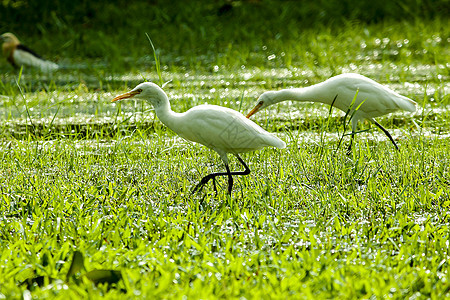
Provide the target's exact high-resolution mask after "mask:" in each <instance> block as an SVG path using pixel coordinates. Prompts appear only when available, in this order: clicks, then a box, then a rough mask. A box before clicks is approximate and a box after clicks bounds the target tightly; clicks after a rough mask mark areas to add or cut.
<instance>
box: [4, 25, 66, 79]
mask: <svg viewBox="0 0 450 300" xmlns="http://www.w3.org/2000/svg"><path fill="white" fill-rule="evenodd" d="M0 38H1V40H2V41H3V44H2V50H3V55H4V56H6V59H7V60H8V62H9V63H10V64H11V65H13V67H15V68H20V67H21V66H30V67H34V68H37V69H39V70H41V71H43V72H51V71H55V70H58V69H59V66H58V65H57V64H55V63H53V62H51V61H48V60H45V59H43V58H42V57H40V56H39V55H37V54H36V53H35V52H34V51H32V50H30V49H29V48H28V47H26V46H24V45H22V44H21V43H20V41H19V40H18V39H17V37H16V36H15V35H14V34H12V33H10V32H8V33H4V34H2V35H1V36H0Z"/></svg>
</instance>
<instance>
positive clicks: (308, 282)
mask: <svg viewBox="0 0 450 300" xmlns="http://www.w3.org/2000/svg"><path fill="white" fill-rule="evenodd" d="M447 25H448V21H443V20H440V19H439V18H436V19H435V20H433V21H426V20H425V21H423V20H420V19H417V20H414V21H411V22H405V21H399V22H394V21H385V22H380V23H377V24H371V25H364V24H362V23H358V22H348V23H346V24H345V25H343V27H339V28H332V27H327V26H318V27H317V28H312V27H309V28H306V29H304V30H302V29H298V28H297V29H295V28H293V27H292V28H291V29H292V36H291V37H283V38H282V39H281V41H278V40H276V39H274V40H269V39H268V40H262V39H260V38H258V36H257V35H255V34H254V35H252V36H249V38H248V39H246V40H243V41H242V42H241V43H229V44H228V46H227V45H225V46H224V47H223V48H220V50H219V51H212V50H209V51H207V50H208V49H206V50H205V49H204V48H202V47H206V46H204V45H203V46H201V45H202V44H201V43H200V44H199V45H200V46H198V48H195V49H194V50H193V52H190V51H191V50H189V47H184V46H187V45H190V43H192V45H196V43H195V40H193V39H182V40H181V41H182V42H181V43H180V45H178V46H177V47H179V48H174V49H173V50H170V47H169V46H170V45H171V44H172V45H173V44H174V42H173V41H166V42H158V38H157V37H155V35H154V34H152V33H151V32H150V34H149V35H150V37H151V38H152V40H153V42H154V44H155V47H156V48H157V51H159V52H158V55H159V59H160V61H161V74H158V73H157V72H155V63H154V57H153V54H152V50H151V46H150V45H149V43H148V40H147V38H146V36H145V32H136V34H137V35H138V34H141V36H139V35H138V36H137V38H136V40H135V41H136V43H140V44H141V46H138V47H137V48H135V49H134V50H132V51H131V54H130V58H129V61H131V62H137V61H139V62H142V63H141V64H134V63H133V64H130V63H129V61H126V60H125V59H123V61H122V60H121V59H119V60H118V61H115V62H111V64H112V65H108V64H106V65H101V66H100V67H98V68H94V67H92V68H91V67H89V68H86V69H79V70H65V71H62V72H60V73H56V74H53V75H42V74H39V73H35V72H32V71H30V70H24V72H23V73H22V74H21V75H19V74H17V73H14V72H13V71H12V70H11V69H7V66H5V65H1V68H2V70H5V72H4V73H2V74H1V75H0V78H1V86H0V93H1V96H0V97H1V98H0V103H1V107H0V115H1V116H2V122H1V123H0V190H1V196H2V199H1V201H0V212H1V215H0V218H1V226H0V248H1V252H0V256H1V261H2V263H1V264H0V278H2V280H1V282H0V297H3V298H6V299H19V298H27V297H29V296H32V297H34V298H51V299H53V298H56V299H62V298H81V297H84V298H93V299H96V298H100V297H102V296H106V297H108V298H119V297H120V298H124V297H125V298H143V299H144V298H155V297H156V298H183V297H185V296H187V297H188V298H206V299H210V298H264V299H265V298H288V297H292V298H305V299H311V298H318V299H330V298H340V299H354V298H394V299H404V298H411V297H413V298H414V297H416V298H419V299H424V298H431V299H442V298H445V297H450V283H449V282H448V274H449V263H448V259H449V250H448V249H449V245H448V243H449V242H448V241H449V228H448V226H449V206H450V197H449V193H448V188H449V185H450V174H449V168H448V166H449V165H450V161H449V160H450V158H449V156H448V153H449V152H450V146H449V145H450V142H449V133H450V124H449V121H448V120H450V116H449V111H450V109H449V104H450V103H449V102H450V101H449V97H448V82H449V74H448V59H447V58H448V56H449V52H448V51H449V50H448V46H447V45H448V40H446V39H447V37H448V28H449V27H448V26H447ZM171 26H173V25H171ZM170 28H172V29H173V27H170ZM329 28H332V29H329ZM59 34H61V35H62V32H61V33H59ZM228 34H230V33H228ZM124 35H125V33H123V32H120V33H118V36H124ZM193 37H194V35H193ZM204 39H206V37H205V38H204ZM32 40H33V39H32ZM55 40H56V41H59V40H62V38H60V37H58V35H57V36H56V39H55ZM406 40H407V41H408V42H406ZM98 42H99V43H100V42H104V43H108V42H110V41H109V40H108V37H105V39H104V40H103V41H100V40H99V41H98ZM160 45H161V46H160ZM203 50H205V51H203ZM100 51H103V50H100ZM117 51H118V52H115V53H116V54H114V55H117V57H123V56H122V54H123V53H121V52H120V51H124V50H120V49H119V48H118V50H117ZM133 51H136V52H133ZM197 51H198V52H197ZM68 53H69V54H70V52H68ZM142 53H144V54H142ZM199 53H203V54H204V56H201V57H199V56H198V54H199ZM282 53H284V54H282ZM72 54H73V53H72ZM272 55H275V57H274V58H270V59H269V57H273V56H272ZM81 57H83V56H81ZM80 60H82V59H81V58H80V57H77V56H75V55H74V56H73V57H69V61H70V62H72V61H75V62H78V61H80ZM96 62H97V58H90V59H89V58H86V61H85V63H86V64H88V65H94V64H95V63H96ZM216 66H217V67H216ZM345 71H353V72H358V73H361V74H364V75H367V76H369V77H371V78H373V79H376V80H377V81H379V82H381V83H383V84H386V85H388V86H389V87H391V88H393V89H395V90H396V91H398V92H400V93H401V94H404V95H407V96H409V97H411V98H412V99H414V100H415V101H417V102H418V108H419V110H418V111H417V112H416V113H414V114H408V113H404V112H399V113H396V114H392V115H389V116H387V117H384V118H380V120H379V121H380V123H381V124H383V126H385V127H386V128H388V130H389V131H390V132H391V133H392V135H393V136H394V138H395V139H397V141H398V144H399V146H400V149H401V151H399V152H396V151H395V149H394V147H393V146H392V144H391V143H390V141H389V140H387V139H386V138H385V137H384V135H383V134H382V133H380V132H379V131H378V130H377V129H376V128H373V129H371V130H370V131H368V132H364V133H361V134H358V135H357V136H356V140H355V144H354V150H353V153H352V154H351V155H350V156H347V155H346V147H345V146H346V145H347V143H348V142H349V139H350V137H349V136H343V144H341V145H340V146H339V147H338V144H339V139H340V138H341V137H342V135H343V134H344V133H348V132H349V131H350V130H349V128H348V127H344V126H343V119H344V115H343V114H342V113H340V112H338V111H336V110H333V111H332V112H331V114H330V113H329V108H328V107H325V106H321V105H319V104H309V103H294V104H289V103H283V104H278V105H277V106H275V107H272V108H270V109H267V110H265V111H264V112H261V113H259V114H258V115H256V116H255V118H254V120H256V122H258V123H259V124H261V125H262V126H263V127H264V128H266V129H267V130H269V131H272V132H275V133H276V134H278V135H279V136H280V137H281V138H282V139H283V140H285V141H286V143H287V148H286V149H283V150H278V149H269V148H268V149H264V150H261V151H257V152H253V153H249V154H245V155H243V156H242V157H243V159H244V160H245V161H246V162H248V165H249V167H250V169H251V170H252V173H251V174H250V175H249V176H245V177H236V178H235V186H234V189H233V194H232V197H228V196H227V194H226V181H225V180H224V179H221V180H219V186H218V190H219V192H218V194H217V195H215V194H214V193H213V189H212V187H211V186H210V185H208V186H206V187H205V188H204V190H203V192H202V193H199V194H196V195H191V194H190V191H191V189H192V188H193V187H194V186H195V184H197V183H198V181H199V180H200V179H201V177H202V176H204V175H206V174H208V173H210V172H214V171H218V170H220V171H223V170H224V167H223V165H222V162H221V161H220V159H219V157H218V155H217V154H216V153H214V152H212V151H211V150H208V149H206V148H205V147H203V146H201V145H197V144H192V143H188V142H186V141H183V140H182V139H180V138H178V137H177V136H176V135H175V134H174V133H173V132H171V131H170V130H168V129H167V128H165V127H164V126H163V125H162V124H161V123H160V122H159V121H158V120H157V118H156V117H155V115H154V113H153V111H152V110H151V107H150V106H149V105H148V104H146V103H140V102H136V103H135V102H134V101H124V102H121V103H119V104H112V103H110V100H111V99H112V98H113V97H114V96H115V95H117V94H119V93H122V92H123V91H125V90H127V89H129V88H131V87H134V85H135V84H137V83H138V82H141V81H142V80H143V78H146V79H149V80H152V81H155V82H159V75H161V76H162V80H163V81H168V80H172V81H171V82H170V83H169V84H168V85H167V86H166V87H165V90H166V91H167V93H168V94H169V97H170V98H171V104H172V107H173V109H174V110H175V111H179V112H181V111H184V110H187V109H188V108H190V107H193V106H195V105H198V104H202V103H205V102H208V103H211V104H218V105H223V106H228V107H231V108H234V109H236V110H239V111H241V112H243V113H245V112H248V111H249V109H250V108H251V107H252V106H253V105H254V103H255V101H256V97H257V96H258V95H259V94H260V93H261V92H263V91H265V90H268V89H278V88H282V87H293V86H305V85H309V84H313V83H316V82H319V81H321V80H324V79H326V78H328V77H330V76H332V75H334V74H338V73H341V72H345ZM19 87H20V89H19ZM360 126H361V127H360V129H367V128H369V127H370V125H369V124H368V123H363V124H361V125H360ZM231 168H232V169H238V168H240V166H239V165H238V163H237V162H236V161H235V159H234V158H232V159H231ZM75 251H80V252H81V253H82V254H83V255H84V259H85V261H84V264H85V267H86V270H80V271H79V272H77V273H76V274H75V276H69V277H70V278H69V279H68V280H66V275H67V272H68V271H69V268H70V265H71V261H72V257H73V254H74V253H75ZM96 269H97V270H98V269H107V270H118V271H120V272H121V274H122V279H121V280H120V281H119V282H118V283H117V284H113V285H112V288H108V287H107V286H106V285H98V286H96V285H95V284H94V283H93V282H91V281H90V280H89V279H87V277H86V276H84V274H87V272H89V271H92V270H96ZM36 276H44V277H45V280H47V281H45V280H44V284H43V285H42V286H41V287H38V286H36V284H34V285H33V284H32V285H31V286H29V287H27V286H26V285H25V284H21V283H22V282H24V281H26V280H27V279H29V278H35V277H36ZM49 277H51V278H53V280H50V279H48V278H49ZM31 281H32V282H33V279H32V280H31ZM34 281H36V280H34Z"/></svg>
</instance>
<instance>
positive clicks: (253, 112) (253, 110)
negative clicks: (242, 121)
mask: <svg viewBox="0 0 450 300" xmlns="http://www.w3.org/2000/svg"><path fill="white" fill-rule="evenodd" d="M262 105H263V103H262V102H259V103H258V104H256V106H255V107H254V108H253V109H252V110H251V111H250V112H249V113H248V115H247V118H250V117H251V116H253V115H254V114H255V113H257V112H258V110H259V108H260V107H261V106H262Z"/></svg>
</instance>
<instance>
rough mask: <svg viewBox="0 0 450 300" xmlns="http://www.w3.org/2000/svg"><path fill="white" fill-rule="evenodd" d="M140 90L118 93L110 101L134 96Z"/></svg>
mask: <svg viewBox="0 0 450 300" xmlns="http://www.w3.org/2000/svg"><path fill="white" fill-rule="evenodd" d="M140 93H141V92H140V91H131V92H128V93H125V94H122V95H119V96H117V97H115V98H114V99H112V100H111V102H116V101H118V100H122V99H127V98H131V97H134V96H136V95H137V94H140Z"/></svg>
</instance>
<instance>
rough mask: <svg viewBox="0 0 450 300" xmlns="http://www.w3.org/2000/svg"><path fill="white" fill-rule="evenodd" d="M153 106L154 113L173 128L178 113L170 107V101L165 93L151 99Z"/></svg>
mask: <svg viewBox="0 0 450 300" xmlns="http://www.w3.org/2000/svg"><path fill="white" fill-rule="evenodd" d="M151 102H152V104H153V107H154V108H155V113H156V116H157V117H158V119H159V120H160V121H161V122H162V123H163V124H164V125H166V126H167V127H169V128H170V129H172V130H173V128H174V126H175V122H176V121H177V117H178V115H179V113H176V112H174V111H173V110H172V109H171V108H170V102H169V98H168V97H167V95H164V96H163V97H162V96H161V97H158V99H156V100H153V101H151Z"/></svg>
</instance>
